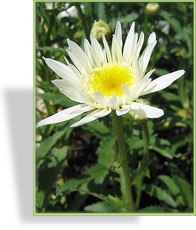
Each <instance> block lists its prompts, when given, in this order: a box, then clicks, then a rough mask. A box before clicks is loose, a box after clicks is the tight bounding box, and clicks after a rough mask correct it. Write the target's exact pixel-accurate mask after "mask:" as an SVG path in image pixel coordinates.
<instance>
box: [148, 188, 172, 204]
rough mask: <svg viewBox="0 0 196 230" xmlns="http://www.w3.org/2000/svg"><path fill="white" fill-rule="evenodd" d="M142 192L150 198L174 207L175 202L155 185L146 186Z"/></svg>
mask: <svg viewBox="0 0 196 230" xmlns="http://www.w3.org/2000/svg"><path fill="white" fill-rule="evenodd" d="M144 191H145V192H146V193H147V194H149V195H150V196H152V197H154V198H156V199H158V200H160V201H164V202H165V203H167V204H169V205H170V206H172V207H176V202H175V201H174V199H173V198H172V197H171V196H170V195H169V194H168V193H167V192H166V191H165V190H163V189H162V188H160V187H158V186H156V185H146V186H145V189H144Z"/></svg>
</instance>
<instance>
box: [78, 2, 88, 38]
mask: <svg viewBox="0 0 196 230" xmlns="http://www.w3.org/2000/svg"><path fill="white" fill-rule="evenodd" d="M75 7H76V9H77V12H78V16H79V17H80V19H81V22H82V27H83V30H84V33H85V37H86V38H87V39H89V33H88V30H87V27H86V23H85V17H84V14H83V12H82V9H81V6H80V4H75Z"/></svg>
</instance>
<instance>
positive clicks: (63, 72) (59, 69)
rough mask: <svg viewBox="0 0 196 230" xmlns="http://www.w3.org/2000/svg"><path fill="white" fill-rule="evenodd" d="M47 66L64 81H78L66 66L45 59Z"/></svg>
mask: <svg viewBox="0 0 196 230" xmlns="http://www.w3.org/2000/svg"><path fill="white" fill-rule="evenodd" d="M44 60H45V62H46V64H47V65H48V66H49V67H50V68H51V69H52V70H53V71H54V72H55V73H57V74H58V75H59V76H60V77H61V78H63V79H73V80H76V81H77V80H78V78H77V76H75V74H74V73H73V72H72V70H71V69H70V68H69V67H68V66H67V65H65V64H63V63H61V62H59V61H55V60H52V59H50V58H44Z"/></svg>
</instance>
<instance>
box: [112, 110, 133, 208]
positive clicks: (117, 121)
mask: <svg viewBox="0 0 196 230" xmlns="http://www.w3.org/2000/svg"><path fill="white" fill-rule="evenodd" d="M112 117H113V124H114V129H115V130H116V132H115V133H116V135H117V142H118V148H119V152H120V160H121V165H122V175H123V180H124V186H125V199H126V202H127V205H128V208H129V211H130V212H134V210H135V208H134V203H133V198H132V191H131V180H130V176H129V167H128V161H127V153H126V146H125V139H124V135H123V125H122V117H121V116H117V115H116V113H115V111H113V112H112Z"/></svg>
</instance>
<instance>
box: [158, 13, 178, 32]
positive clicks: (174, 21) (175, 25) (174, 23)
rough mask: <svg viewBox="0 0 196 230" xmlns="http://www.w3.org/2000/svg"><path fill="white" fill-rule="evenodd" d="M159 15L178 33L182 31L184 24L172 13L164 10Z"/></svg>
mask: <svg viewBox="0 0 196 230" xmlns="http://www.w3.org/2000/svg"><path fill="white" fill-rule="evenodd" d="M159 15H160V16H161V17H162V18H163V19H165V20H166V21H167V22H168V23H169V24H170V25H171V27H172V29H173V30H174V31H175V33H176V34H181V33H182V26H181V25H180V23H179V21H178V20H177V19H176V18H174V17H173V15H172V14H171V13H168V12H167V11H163V10H162V11H161V12H160V13H159Z"/></svg>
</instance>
